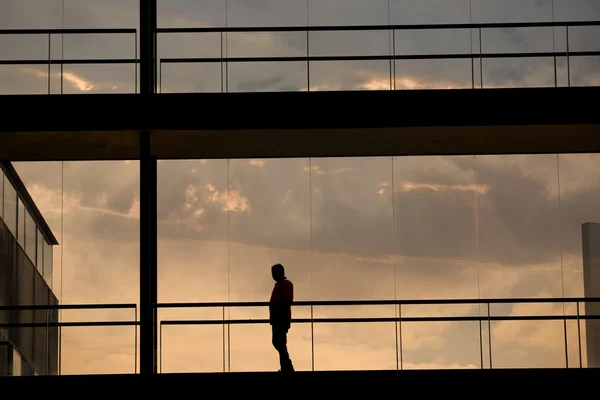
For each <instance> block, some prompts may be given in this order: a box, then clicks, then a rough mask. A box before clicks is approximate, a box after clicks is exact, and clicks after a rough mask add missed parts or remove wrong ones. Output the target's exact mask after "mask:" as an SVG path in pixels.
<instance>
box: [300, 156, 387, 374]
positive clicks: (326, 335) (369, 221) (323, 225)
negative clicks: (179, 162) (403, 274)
mask: <svg viewBox="0 0 600 400" xmlns="http://www.w3.org/2000/svg"><path fill="white" fill-rule="evenodd" d="M310 170H311V205H312V206H311V216H312V218H311V222H312V223H311V225H312V229H311V231H312V246H311V247H312V260H311V263H312V271H313V272H312V286H313V290H312V292H313V299H314V300H376V299H386V300H390V299H392V300H393V299H395V297H396V293H395V288H394V286H395V285H394V263H393V254H394V243H393V242H394V240H393V238H394V236H393V218H392V216H393V207H392V193H391V190H390V189H391V182H392V162H391V158H389V157H386V158H377V157H373V158H338V159H336V158H331V159H329V158H328V159H313V160H312V163H311V167H310ZM315 316H316V317H318V318H327V317H329V318H332V317H347V318H348V317H354V318H357V317H387V318H390V317H394V316H395V309H394V307H393V306H391V307H390V306H388V307H382V306H345V307H318V309H316V310H315ZM395 332H396V330H395V324H394V323H359V324H356V323H352V324H349V323H331V324H329V323H328V324H316V325H315V327H314V341H315V368H316V369H319V370H322V369H362V370H367V369H390V368H391V369H395V368H396V333H395Z"/></svg>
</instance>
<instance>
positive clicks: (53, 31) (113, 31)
mask: <svg viewBox="0 0 600 400" xmlns="http://www.w3.org/2000/svg"><path fill="white" fill-rule="evenodd" d="M124 33H137V29H135V28H106V29H105V28H91V29H85V28H82V29H60V28H58V29H0V35H100V34H124Z"/></svg>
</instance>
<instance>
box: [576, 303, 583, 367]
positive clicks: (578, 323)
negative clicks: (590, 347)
mask: <svg viewBox="0 0 600 400" xmlns="http://www.w3.org/2000/svg"><path fill="white" fill-rule="evenodd" d="M579 315H580V314H579V301H577V341H578V342H579V368H583V360H582V359H581V326H580V325H581V323H580V322H579V321H580V320H579Z"/></svg>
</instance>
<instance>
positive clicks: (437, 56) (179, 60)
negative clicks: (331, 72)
mask: <svg viewBox="0 0 600 400" xmlns="http://www.w3.org/2000/svg"><path fill="white" fill-rule="evenodd" d="M597 56H600V51H570V52H567V51H546V52H518V53H514V52H510V53H509V52H500V53H478V52H473V53H432V54H394V55H392V54H381V55H363V56H359V55H356V56H276V57H172V58H171V57H168V58H160V59H159V62H160V63H161V64H183V63H236V62H238V63H247V62H307V61H308V62H318V61H378V60H379V61H389V60H456V59H478V58H484V59H502V58H551V57H597ZM139 62H140V60H139V58H138V59H136V58H78V59H52V60H48V59H0V65H48V64H51V65H90V64H98V65H100V64H135V63H139Z"/></svg>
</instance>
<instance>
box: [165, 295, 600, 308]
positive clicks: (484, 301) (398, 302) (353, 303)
mask: <svg viewBox="0 0 600 400" xmlns="http://www.w3.org/2000/svg"><path fill="white" fill-rule="evenodd" d="M597 302H600V297H560V298H559V297H540V298H534V297H528V298H490V299H437V300H436V299H429V300H416V299H415V300H325V301H310V300H306V301H294V302H292V303H291V305H292V307H294V306H295V307H310V306H361V305H449V304H490V305H491V304H517V303H597ZM269 304H270V302H268V301H246V302H242V301H240V302H190V303H183V302H180V303H155V304H154V307H155V308H216V307H225V308H230V307H267V306H269Z"/></svg>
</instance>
